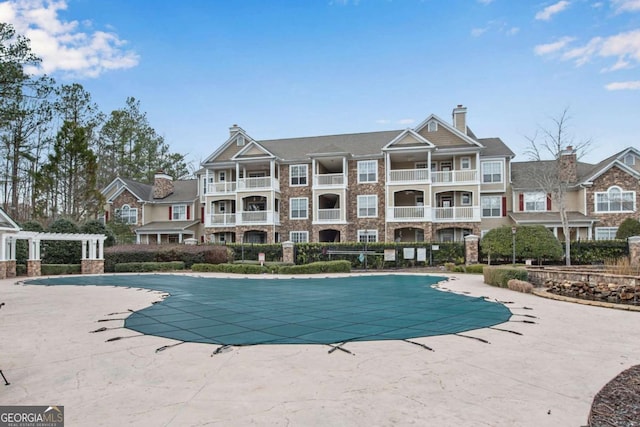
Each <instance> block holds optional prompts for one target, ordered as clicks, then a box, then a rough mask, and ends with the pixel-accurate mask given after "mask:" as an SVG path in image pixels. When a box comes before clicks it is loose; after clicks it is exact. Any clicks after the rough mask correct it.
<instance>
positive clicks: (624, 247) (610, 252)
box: [563, 240, 629, 265]
mask: <svg viewBox="0 0 640 427" xmlns="http://www.w3.org/2000/svg"><path fill="white" fill-rule="evenodd" d="M563 247H564V245H563ZM628 255H629V245H628V243H627V241H626V240H588V241H576V242H571V264H573V265H588V264H594V263H604V262H605V261H608V260H613V259H619V258H623V257H626V256H628Z"/></svg>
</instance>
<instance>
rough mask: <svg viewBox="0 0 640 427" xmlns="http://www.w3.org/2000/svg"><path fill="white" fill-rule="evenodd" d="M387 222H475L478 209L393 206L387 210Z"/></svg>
mask: <svg viewBox="0 0 640 427" xmlns="http://www.w3.org/2000/svg"><path fill="white" fill-rule="evenodd" d="M386 220H387V222H467V221H468V222H477V221H480V208H479V207H477V206H461V207H447V208H434V207H430V206H393V207H389V208H387V218H386Z"/></svg>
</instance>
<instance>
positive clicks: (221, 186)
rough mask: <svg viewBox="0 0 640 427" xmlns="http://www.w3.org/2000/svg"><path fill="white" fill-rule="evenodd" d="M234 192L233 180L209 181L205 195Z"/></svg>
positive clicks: (234, 184)
mask: <svg viewBox="0 0 640 427" xmlns="http://www.w3.org/2000/svg"><path fill="white" fill-rule="evenodd" d="M235 192H236V183H235V182H226V181H223V182H210V183H208V184H207V191H206V195H207V196H215V195H220V194H232V193H235Z"/></svg>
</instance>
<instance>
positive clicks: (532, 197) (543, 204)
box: [523, 191, 547, 212]
mask: <svg viewBox="0 0 640 427" xmlns="http://www.w3.org/2000/svg"><path fill="white" fill-rule="evenodd" d="M523 200H524V210H525V212H546V210H547V194H546V193H544V192H540V191H537V192H535V193H524V194H523Z"/></svg>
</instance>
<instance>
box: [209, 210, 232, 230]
mask: <svg viewBox="0 0 640 427" xmlns="http://www.w3.org/2000/svg"><path fill="white" fill-rule="evenodd" d="M208 220H209V221H208V222H207V224H206V226H207V227H233V226H234V225H236V214H234V213H224V214H210V215H209V217H208Z"/></svg>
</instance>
